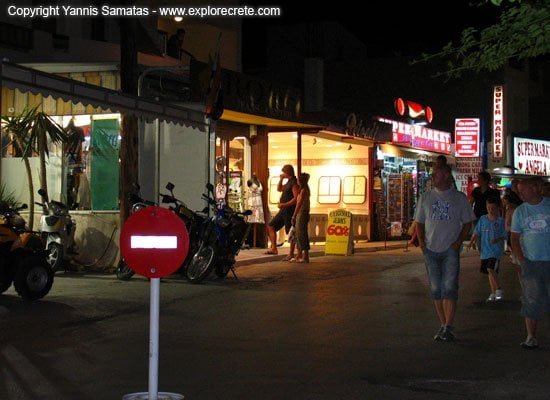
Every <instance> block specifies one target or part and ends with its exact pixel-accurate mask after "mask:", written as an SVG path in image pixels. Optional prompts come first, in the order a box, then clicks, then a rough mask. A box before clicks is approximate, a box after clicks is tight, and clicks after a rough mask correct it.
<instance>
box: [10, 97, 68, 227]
mask: <svg viewBox="0 0 550 400" xmlns="http://www.w3.org/2000/svg"><path fill="white" fill-rule="evenodd" d="M37 108H38V107H34V108H30V109H25V110H23V111H22V112H21V114H20V115H15V116H3V117H2V121H3V123H4V129H5V130H6V131H7V132H10V133H12V134H13V136H14V144H15V145H16V147H17V148H18V150H19V151H20V152H21V158H22V159H23V162H24V163H25V169H26V171H27V180H28V185H29V201H30V203H31V207H29V227H30V229H31V230H32V228H33V221H34V207H32V204H34V184H33V181H32V173H31V167H30V162H29V157H32V156H33V154H34V153H38V156H39V157H40V188H41V189H43V190H44V192H45V196H43V197H42V201H43V202H44V201H48V182H47V179H46V157H49V150H48V138H49V140H50V141H51V142H52V143H65V142H66V141H67V134H66V132H65V129H63V128H62V127H61V126H60V125H59V124H57V123H56V122H55V121H54V120H52V119H51V118H50V116H49V115H47V114H46V113H44V112H42V111H37Z"/></svg>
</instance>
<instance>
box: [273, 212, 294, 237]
mask: <svg viewBox="0 0 550 400" xmlns="http://www.w3.org/2000/svg"><path fill="white" fill-rule="evenodd" d="M269 226H271V227H273V229H274V230H275V232H277V231H278V230H279V229H281V228H282V227H283V226H284V227H285V232H286V233H288V232H289V231H290V227H291V226H292V215H289V214H288V213H286V212H283V210H281V211H279V212H278V213H277V214H276V215H275V216H274V217H273V219H272V220H271V221H270V222H269Z"/></svg>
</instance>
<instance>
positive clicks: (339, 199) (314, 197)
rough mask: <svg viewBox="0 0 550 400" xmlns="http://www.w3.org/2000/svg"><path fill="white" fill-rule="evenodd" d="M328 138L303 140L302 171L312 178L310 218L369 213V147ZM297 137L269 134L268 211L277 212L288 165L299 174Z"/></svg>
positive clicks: (289, 133)
mask: <svg viewBox="0 0 550 400" xmlns="http://www.w3.org/2000/svg"><path fill="white" fill-rule="evenodd" d="M327 136H328V135H322V136H321V135H313V134H312V135H308V134H304V135H302V137H301V143H302V157H301V171H302V172H307V173H308V174H310V180H309V186H310V188H311V214H327V213H328V212H329V211H331V210H334V209H337V208H344V209H348V210H350V211H351V212H352V213H357V214H367V213H368V201H369V199H368V190H367V188H368V185H367V183H368V176H369V175H368V169H369V168H368V166H369V159H368V147H367V146H366V145H361V144H357V143H356V142H353V143H351V142H348V141H347V140H346V138H344V137H340V136H336V135H335V136H334V137H333V138H327ZM298 139H299V138H298V133H297V132H271V133H269V151H268V154H269V160H268V167H269V193H268V194H269V197H268V198H269V209H270V211H271V212H272V213H274V212H277V210H278V208H277V202H278V201H279V197H280V193H279V192H277V183H278V182H279V175H280V174H281V169H282V167H283V165H285V164H291V165H292V166H294V169H295V171H296V173H298V165H297V164H298Z"/></svg>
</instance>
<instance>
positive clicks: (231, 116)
mask: <svg viewBox="0 0 550 400" xmlns="http://www.w3.org/2000/svg"><path fill="white" fill-rule="evenodd" d="M221 119H222V120H224V121H231V122H238V123H241V124H247V125H265V126H269V127H278V128H296V129H302V128H309V129H321V128H322V126H319V125H313V124H308V123H303V122H294V121H284V120H281V119H275V118H269V117H262V116H260V115H252V114H246V113H242V112H239V111H232V110H227V109H226V110H224V111H223V114H222V117H221Z"/></svg>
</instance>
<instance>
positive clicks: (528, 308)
mask: <svg viewBox="0 0 550 400" xmlns="http://www.w3.org/2000/svg"><path fill="white" fill-rule="evenodd" d="M518 189H519V192H520V197H521V199H522V200H523V204H522V205H520V206H519V207H518V208H517V209H516V211H514V215H513V217H512V251H513V252H514V255H515V256H516V257H517V259H518V261H519V263H520V265H521V281H522V288H523V292H522V296H521V300H522V301H521V303H522V304H521V315H522V316H523V317H524V318H525V327H526V330H527V338H526V339H525V341H523V342H521V346H522V347H523V348H526V349H533V348H537V347H538V346H539V344H538V341H537V327H538V322H539V321H540V320H541V319H542V317H543V315H544V314H548V313H550V246H549V243H550V198H548V197H543V195H542V190H543V181H542V178H540V177H534V178H529V179H524V180H522V181H521V182H520V184H519V187H518Z"/></svg>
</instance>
